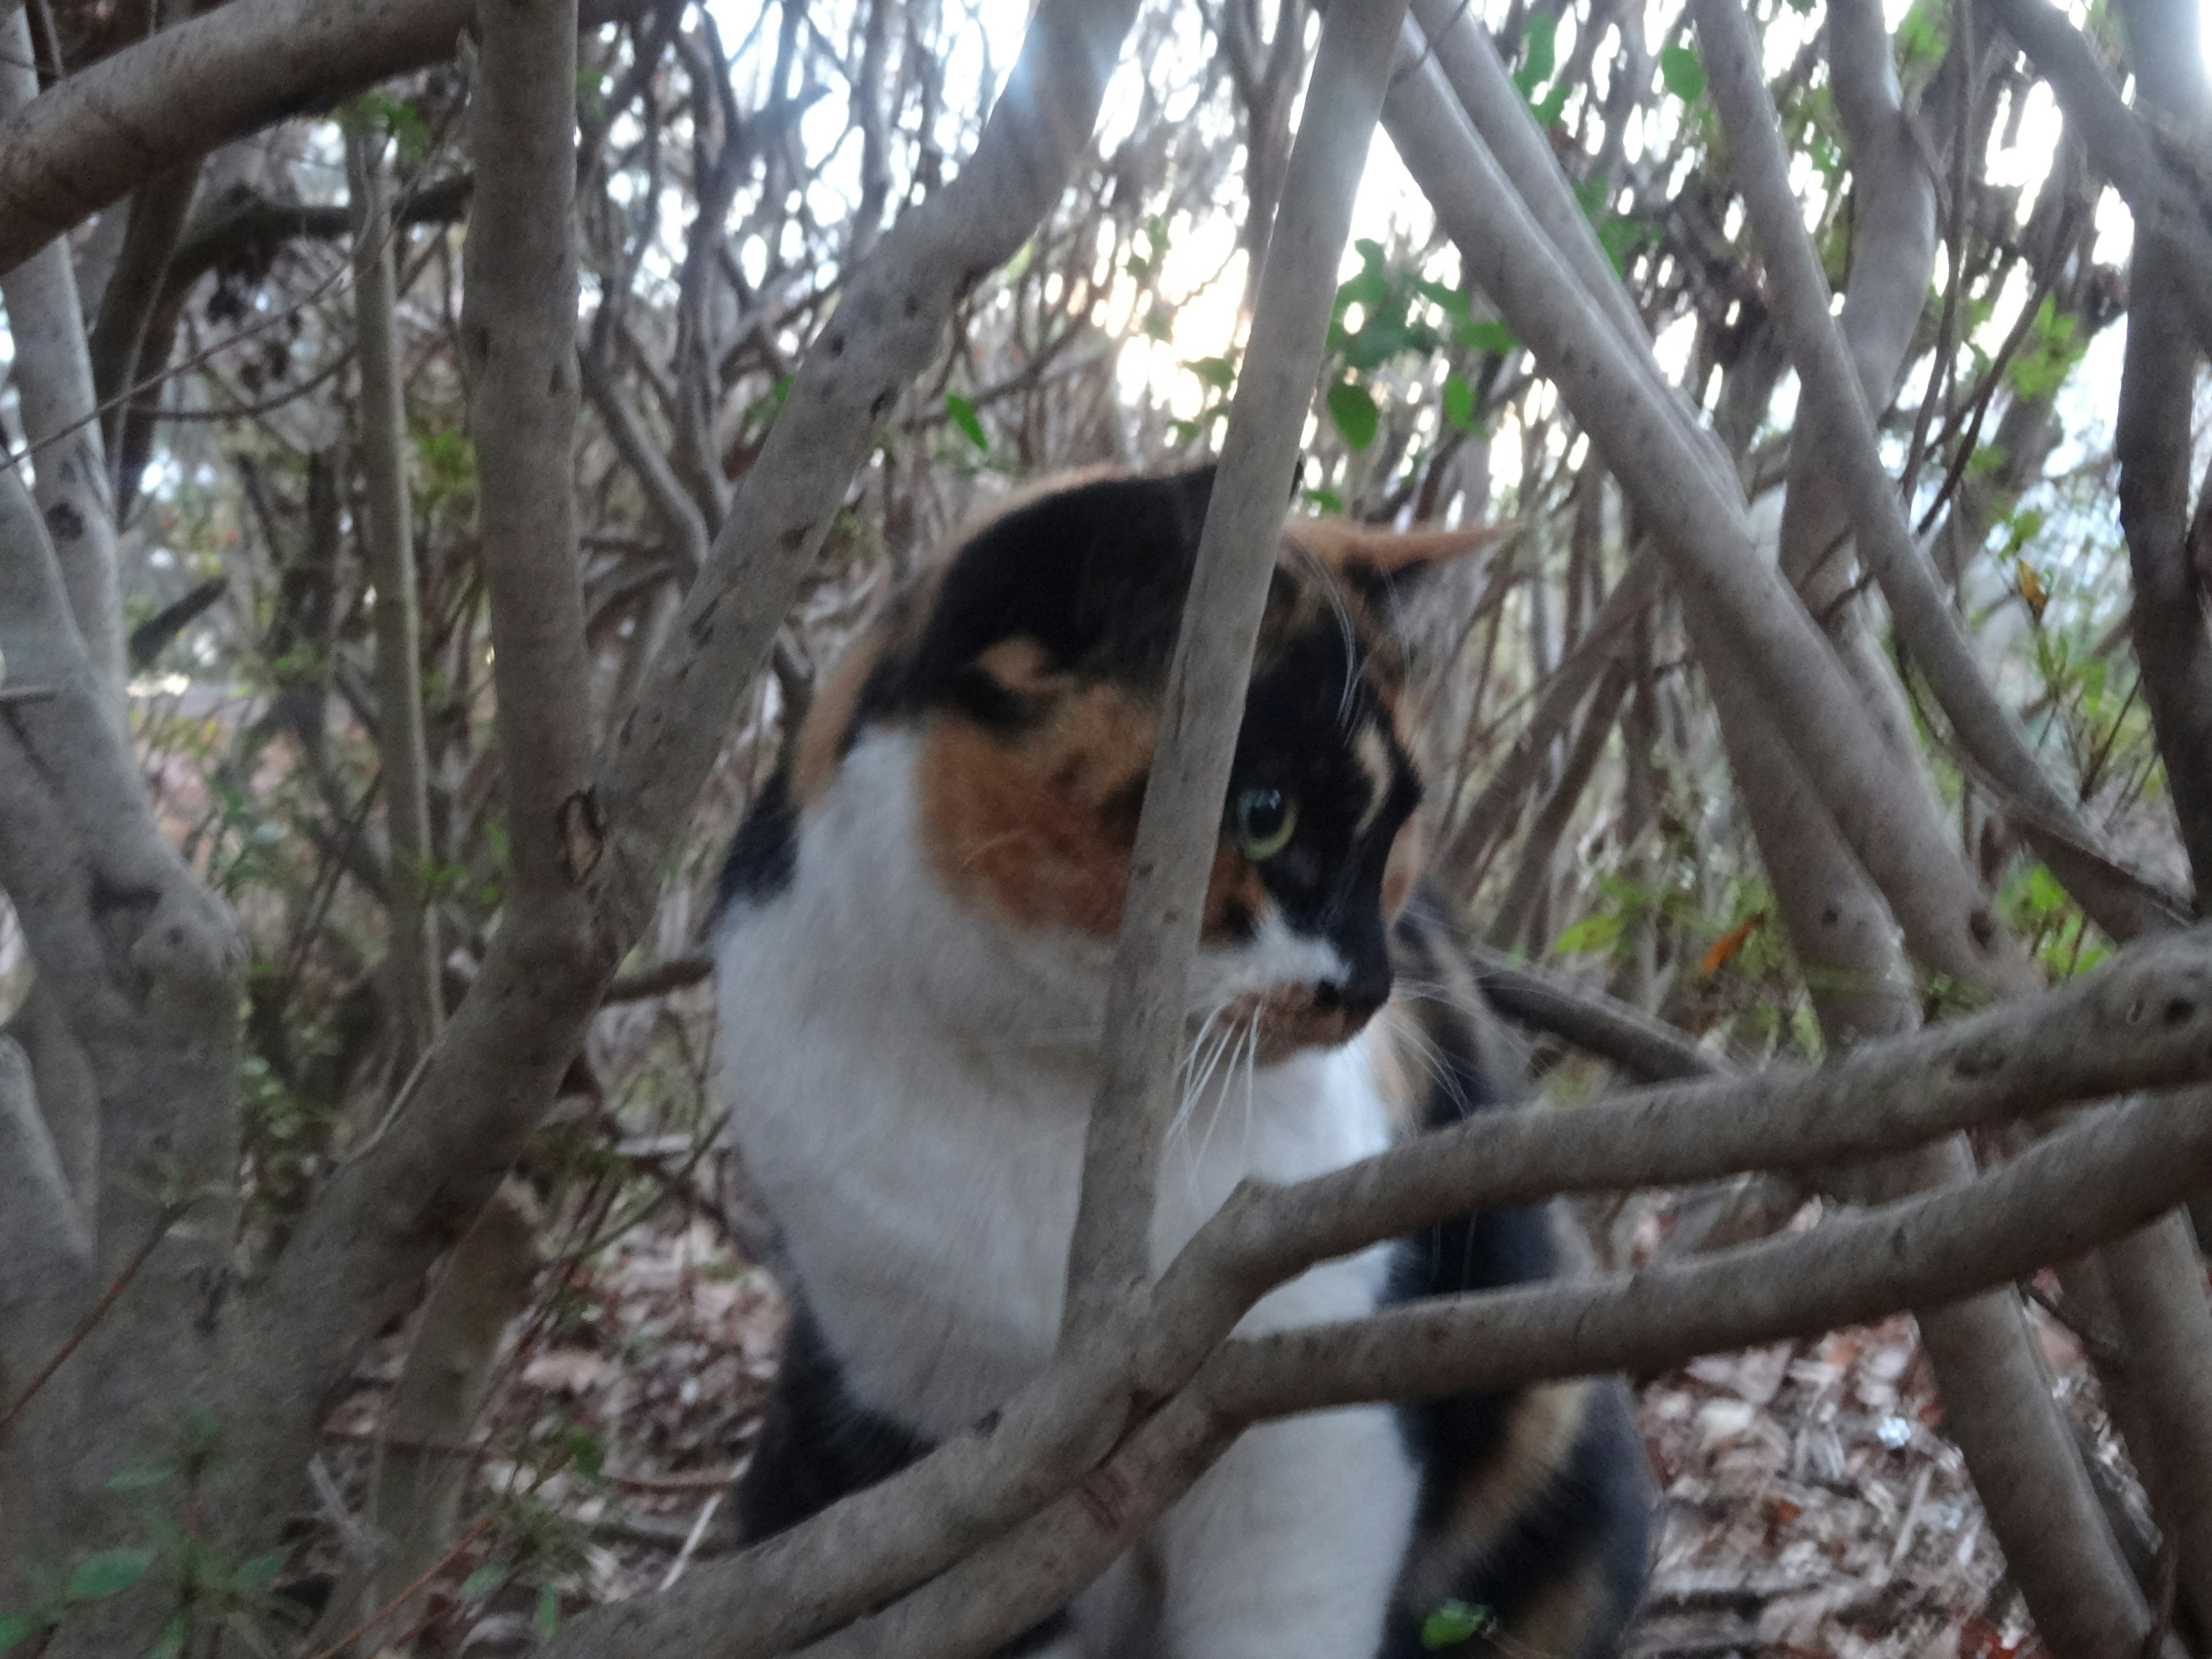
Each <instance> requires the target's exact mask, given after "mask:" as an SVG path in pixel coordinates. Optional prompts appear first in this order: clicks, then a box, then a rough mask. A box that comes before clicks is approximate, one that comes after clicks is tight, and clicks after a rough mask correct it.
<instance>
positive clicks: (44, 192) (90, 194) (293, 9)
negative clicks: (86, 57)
mask: <svg viewBox="0 0 2212 1659" xmlns="http://www.w3.org/2000/svg"><path fill="white" fill-rule="evenodd" d="M638 3H641V0H594V3H592V4H591V5H588V6H586V8H585V9H584V12H583V15H584V17H585V19H586V21H589V22H592V23H599V22H604V21H608V20H609V19H611V18H615V17H621V16H626V15H629V13H630V12H631V11H633V10H635V9H636V5H637V4H638ZM18 15H21V14H20V11H19V12H18ZM474 15H475V7H474V6H473V5H472V4H471V3H470V0H236V3H234V4H231V5H227V6H222V7H218V8H215V9H211V10H209V11H207V12H204V13H203V14H202V15H199V16H197V17H195V18H192V19H191V21H188V22H184V23H180V24H179V25H178V26H177V27H174V28H169V29H163V30H162V31H161V33H158V34H155V35H154V36H153V37H151V38H150V39H149V40H145V41H143V42H142V43H140V44H139V45H137V46H128V47H125V49H124V50H123V51H121V52H116V53H114V54H113V55H112V56H111V57H108V58H102V59H101V60H100V62H98V63H96V64H92V65H91V66H89V67H88V68H87V69H84V70H81V71H79V72H78V73H76V74H75V75H72V76H70V77H69V78H68V79H67V80H65V81H63V82H59V83H58V85H56V86H54V87H53V88H51V89H50V90H48V91H47V92H46V93H45V94H42V95H41V96H40V97H38V98H36V99H34V100H32V101H30V102H29V103H27V105H25V106H23V107H21V108H20V109H17V110H15V111H14V112H12V113H10V114H9V115H7V116H6V117H5V118H0V271H7V270H13V269H14V268H15V266H16V265H18V264H21V263H22V261H23V260H25V259H27V258H29V257H30V256H31V255H32V254H33V253H34V252H37V251H38V250H39V249H40V247H42V246H45V245H46V243H47V242H48V241H50V240H52V239H53V238H54V237H56V236H58V235H60V234H62V233H63V232H64V231H65V230H68V229H69V228H70V227H71V226H73V225H75V224H76V223H77V222H79V221H80V220H82V219H86V218H88V217H89V216H92V215H93V214H94V213H97V212H99V211H100V210H101V209H102V208H105V207H106V206H108V205H109V204H111V203H113V202H117V201H119V200H121V199H122V197H124V196H125V194H126V193H128V192H129V191H132V190H135V189H136V188H137V186H138V185H140V183H142V182H143V180H144V179H146V178H147V176H148V175H149V174H150V173H158V172H163V171H166V170H167V169H169V168H172V167H176V166H177V165H178V164H179V162H180V161H182V160H184V159H185V158H187V157H191V156H199V155H206V154H207V153H208V152H209V151H210V150H211V149H215V148H216V146H218V145H220V144H223V143H228V142H229V141H230V140H231V139H234V138H240V137H245V136H246V134H247V133H250V132H254V131H258V130H259V129H260V128H262V127H264V126H266V125H269V124H270V122H272V121H277V120H282V119H283V118H284V117H286V116H288V115H295V114H297V113H299V112H300V111H301V110H302V109H313V108H327V107H329V106H331V105H333V104H336V103H338V102H340V101H342V100H344V99H346V98H349V97H351V96H352V95H353V94H355V93H357V92H360V91H362V90H364V89H365V88H369V87H373V86H374V85H375V84H376V83H377V82H379V81H382V80H385V79H387V78H388V77H390V76H394V75H400V74H404V73H405V72H406V71H407V70H414V69H421V68H422V67H423V66H424V65H425V64H435V63H438V62H441V61H442V60H443V59H445V58H450V57H451V56H452V55H453V44H454V42H455V41H456V40H458V39H459V36H460V33H461V30H462V29H463V28H465V27H467V26H468V24H469V22H470V21H471V18H472V17H473V16H474ZM17 61H19V62H22V63H28V62H29V61H30V60H29V58H28V57H27V56H25V57H24V58H20V59H18V60H17ZM180 87H189V88H191V95H190V96H179V94H178V88H180Z"/></svg>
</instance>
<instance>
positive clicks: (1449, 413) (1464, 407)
mask: <svg viewBox="0 0 2212 1659" xmlns="http://www.w3.org/2000/svg"><path fill="white" fill-rule="evenodd" d="M1444 419H1446V420H1448V421H1449V422H1451V423H1452V425H1453V427H1454V428H1455V429H1457V430H1458V431H1461V432H1472V431H1474V382H1473V381H1471V380H1468V378H1467V376H1466V375H1464V374H1454V375H1451V376H1449V377H1448V378H1447V379H1446V380H1445V381H1444Z"/></svg>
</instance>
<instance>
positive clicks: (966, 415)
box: [945, 392, 991, 449]
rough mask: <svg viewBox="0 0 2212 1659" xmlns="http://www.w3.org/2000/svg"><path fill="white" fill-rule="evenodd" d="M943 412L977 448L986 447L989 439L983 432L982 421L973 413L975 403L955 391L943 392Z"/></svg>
mask: <svg viewBox="0 0 2212 1659" xmlns="http://www.w3.org/2000/svg"><path fill="white" fill-rule="evenodd" d="M945 414H946V415H947V416H951V421H952V424H953V425H955V426H957V427H958V428H960V429H961V431H963V432H964V433H966V434H967V435H968V441H969V443H971V444H973V445H975V447H976V448H978V449H988V448H989V447H991V441H990V439H988V438H987V437H986V436H984V435H983V422H982V419H981V416H978V415H977V414H976V413H975V404H971V403H969V401H968V400H967V399H966V398H963V397H962V396H961V395H960V394H959V393H958V392H946V393H945Z"/></svg>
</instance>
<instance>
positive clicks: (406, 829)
mask: <svg viewBox="0 0 2212 1659" xmlns="http://www.w3.org/2000/svg"><path fill="white" fill-rule="evenodd" d="M346 179H347V185H348V188H349V190H350V191H351V192H352V195H353V209H354V246H353V264H354V319H355V322H354V327H355V331H356V337H357V344H356V350H357V354H358V356H359V357H360V360H361V433H362V446H361V448H362V475H363V480H364V482H365V483H366V485H367V490H366V494H367V495H368V526H367V528H368V534H367V536H366V537H365V538H363V539H364V543H365V545H366V549H367V551H368V560H367V563H368V578H369V580H370V581H372V582H373V583H374V584H375V587H376V708H377V714H378V718H379V726H378V731H377V746H378V749H379V750H380V752H381V753H382V755H383V758H384V773H383V776H384V820H385V833H386V838H387V840H388V841H389V842H390V845H391V848H392V897H391V902H390V903H389V904H388V905H387V906H386V915H388V916H389V917H390V919H391V927H392V933H391V943H390V945H389V948H388V951H387V952H386V955H387V961H386V979H387V983H388V987H389V994H390V995H391V998H392V1012H393V1015H394V1018H393V1021H392V1024H393V1027H394V1036H395V1037H396V1039H397V1042H396V1047H395V1050H394V1055H395V1060H396V1062H397V1063H396V1066H395V1070H396V1071H397V1073H398V1075H399V1076H401V1077H404V1076H406V1075H407V1074H408V1073H410V1072H411V1071H412V1070H413V1069H414V1067H415V1062H416V1060H418V1059H420V1058H421V1057H422V1054H424V1053H425V1052H426V1051H427V1050H428V1048H429V1046H430V1043H431V1041H432V1039H433V1038H435V1036H437V1034H438V1026H439V1024H440V1022H441V1020H442V1019H443V1018H444V1013H445V1010H444V1006H443V1002H442V1000H441V994H440V975H439V962H440V955H439V951H438V930H437V917H436V915H435V911H434V910H433V908H432V906H431V902H430V890H429V887H430V874H431V870H430V865H431V857H432V848H431V842H430V805H429V758H428V750H427V748H426V746H425V744H424V741H423V735H422V602H421V597H420V594H419V592H418V591H417V588H416V580H415V526H414V513H413V511H412V509H411V507H410V503H409V500H408V489H407V454H408V446H407V410H406V406H405V397H404V392H403V391H402V387H401V381H400V366H399V365H400V359H399V319H398V295H396V294H395V293H394V292H393V291H392V290H393V287H394V281H395V279H394V276H393V270H392V236H393V228H392V210H391V202H390V190H389V187H388V182H387V180H386V176H385V171H384V139H383V135H382V134H381V133H376V134H374V135H372V134H371V133H370V132H369V131H367V130H366V129H365V128H363V127H361V126H359V125H356V127H355V128H354V129H353V130H352V131H349V132H348V133H347V134H346ZM533 320H535V319H533ZM493 455H494V457H495V459H496V458H498V455H499V452H498V450H497V448H496V447H494V450H493ZM500 506H501V507H502V508H503V507H505V503H504V502H501V503H500ZM488 511H489V508H488ZM526 528H528V529H530V530H532V531H533V532H534V531H537V530H538V529H541V528H543V526H536V525H532V526H526ZM489 540H490V538H487V543H488V544H489ZM543 551H544V556H545V557H546V558H548V559H550V560H558V559H559V558H560V557H561V556H562V555H561V550H560V544H558V543H554V544H550V545H549V546H548V547H547V548H545V549H544V550H543ZM570 558H571V562H573V555H571V556H570ZM491 568H492V567H491V565H490V562H489V559H487V561H486V569H487V573H488V574H489V572H490V571H491ZM498 601H499V590H498V588H497V587H495V590H494V605H495V607H496V605H497V604H498ZM548 666H549V667H550V668H551V669H555V670H557V669H559V668H560V667H562V666H564V665H562V664H560V663H558V662H556V663H553V664H550V665H548ZM553 712H554V713H555V714H556V715H561V714H570V713H573V712H574V711H573V710H572V709H571V708H568V707H565V706H560V707H556V709H555V710H554V711H553Z"/></svg>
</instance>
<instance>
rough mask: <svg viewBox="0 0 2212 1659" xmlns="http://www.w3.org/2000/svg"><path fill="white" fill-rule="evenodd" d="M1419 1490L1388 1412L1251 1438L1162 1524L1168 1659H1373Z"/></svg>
mask: <svg viewBox="0 0 2212 1659" xmlns="http://www.w3.org/2000/svg"><path fill="white" fill-rule="evenodd" d="M1418 1489H1419V1477H1418V1474H1417V1472H1416V1471H1415V1469H1414V1468H1413V1463H1412V1461H1411V1459H1410V1458H1409V1457H1408V1455H1407V1451H1406V1448H1405V1444H1404V1442H1403V1440H1402V1438H1401V1436H1400V1433H1399V1431H1398V1425H1397V1424H1396V1422H1395V1419H1394V1418H1393V1416H1392V1414H1391V1413H1390V1411H1389V1408H1388V1407H1380V1406H1362V1407H1352V1408H1349V1409H1346V1410H1341V1411H1333V1412H1322V1413H1315V1414H1313V1415H1311V1416H1307V1417H1297V1418H1291V1419H1286V1420H1285V1421H1283V1422H1279V1423H1268V1424H1263V1425H1261V1426H1260V1427H1258V1428H1255V1429H1253V1430H1251V1431H1249V1432H1248V1433H1246V1434H1245V1435H1244V1437H1243V1438H1242V1439H1240V1440H1239V1441H1237V1443H1236V1444H1235V1445H1234V1446H1232V1447H1231V1449H1229V1452H1228V1454H1227V1455H1225V1457H1223V1458H1222V1460H1221V1461H1220V1462H1218V1463H1217V1464H1215V1465H1214V1467H1213V1468H1212V1469H1210V1470H1208V1471H1207V1472H1206V1475H1205V1476H1204V1477H1203V1478H1202V1479H1201V1480H1200V1481H1199V1482H1198V1484H1197V1485H1196V1486H1194V1487H1192V1488H1191V1490H1190V1492H1189V1493H1188V1495H1187V1496H1186V1497H1185V1498H1183V1499H1182V1502H1181V1503H1179V1504H1176V1507H1175V1508H1174V1509H1173V1510H1170V1512H1169V1515H1168V1516H1167V1518H1166V1520H1165V1521H1164V1522H1162V1526H1161V1538H1160V1543H1161V1555H1162V1558H1163V1567H1164V1575H1165V1584H1164V1590H1165V1597H1164V1609H1163V1611H1164V1624H1165V1634H1166V1637H1167V1649H1168V1652H1169V1654H1170V1656H1172V1659H1371V1656H1373V1655H1374V1653H1375V1652H1376V1649H1377V1648H1378V1647H1379V1646H1380V1645H1381V1642H1382V1636H1383V1615H1384V1613H1385V1612H1386V1611H1387V1610H1388V1608H1389V1601H1390V1592H1391V1589H1392V1587H1393V1585H1395V1583H1396V1582H1397V1577H1398V1572H1399V1569H1400V1567H1401V1565H1402V1563H1403V1561H1404V1559H1405V1554H1406V1547H1407V1539H1408V1537H1409V1535H1410V1534H1411V1532H1412V1528H1413V1506H1414V1502H1415V1498H1416V1496H1417V1493H1418Z"/></svg>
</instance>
